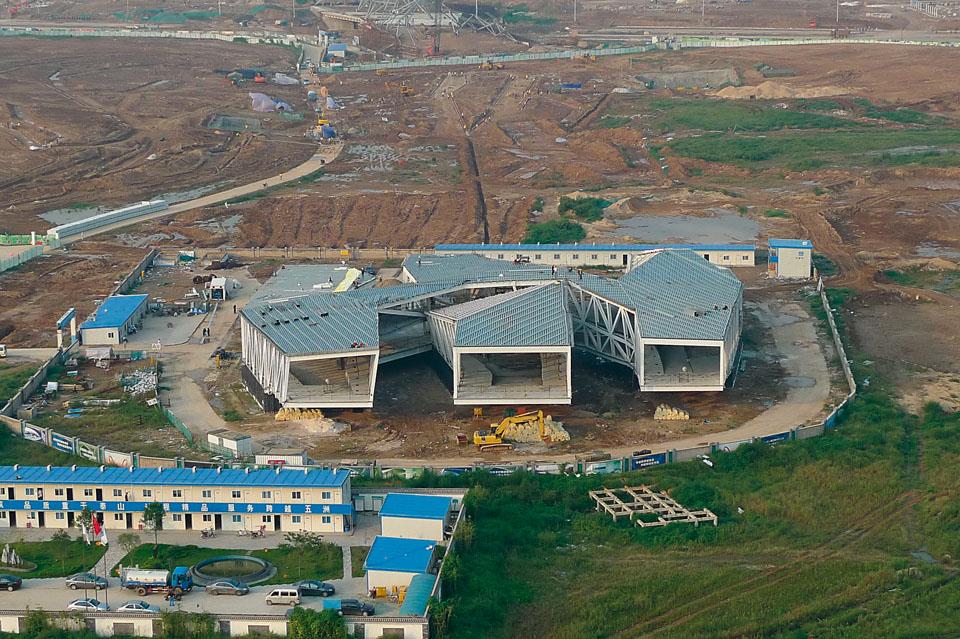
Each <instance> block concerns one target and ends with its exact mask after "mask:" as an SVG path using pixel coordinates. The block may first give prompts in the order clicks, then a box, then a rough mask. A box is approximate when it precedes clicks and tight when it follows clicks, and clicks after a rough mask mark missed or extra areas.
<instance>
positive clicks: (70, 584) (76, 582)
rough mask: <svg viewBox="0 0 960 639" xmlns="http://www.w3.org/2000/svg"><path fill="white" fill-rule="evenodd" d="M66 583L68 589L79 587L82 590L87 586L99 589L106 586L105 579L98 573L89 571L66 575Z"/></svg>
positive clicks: (87, 587)
mask: <svg viewBox="0 0 960 639" xmlns="http://www.w3.org/2000/svg"><path fill="white" fill-rule="evenodd" d="M66 585H67V588H69V589H70V590H78V589H80V588H83V589H84V590H87V589H89V588H93V589H96V590H100V589H101V588H106V587H107V580H106V579H105V578H103V577H100V576H99V575H92V574H90V573H89V572H78V573H77V574H75V575H70V576H69V577H67V581H66Z"/></svg>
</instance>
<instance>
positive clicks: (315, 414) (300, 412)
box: [273, 408, 323, 422]
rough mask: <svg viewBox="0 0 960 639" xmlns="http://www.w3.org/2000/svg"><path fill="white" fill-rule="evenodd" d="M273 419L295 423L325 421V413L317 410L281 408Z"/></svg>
mask: <svg viewBox="0 0 960 639" xmlns="http://www.w3.org/2000/svg"><path fill="white" fill-rule="evenodd" d="M273 418H274V419H275V420H277V421H278V422H295V421H300V420H301V419H323V411H321V410H320V409H317V408H281V409H280V410H278V411H277V414H276V415H274V417H273Z"/></svg>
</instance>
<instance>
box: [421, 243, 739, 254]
mask: <svg viewBox="0 0 960 639" xmlns="http://www.w3.org/2000/svg"><path fill="white" fill-rule="evenodd" d="M501 249H502V250H504V251H526V252H529V251H547V250H550V251H590V250H597V251H623V252H625V253H629V252H634V251H653V250H656V249H690V250H691V251H753V250H755V249H756V247H755V246H754V245H753V244H437V245H436V246H434V247H433V250H434V251H496V250H501Z"/></svg>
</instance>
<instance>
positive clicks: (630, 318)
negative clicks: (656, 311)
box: [566, 283, 640, 368]
mask: <svg viewBox="0 0 960 639" xmlns="http://www.w3.org/2000/svg"><path fill="white" fill-rule="evenodd" d="M566 289H567V292H568V297H569V300H570V310H571V315H572V319H573V340H574V344H575V345H576V346H579V347H580V348H583V349H585V350H588V351H590V352H592V353H596V354H597V355H599V356H601V357H603V358H605V359H610V360H613V361H615V362H618V363H620V364H624V365H626V366H629V367H630V368H635V367H636V362H637V350H638V348H640V345H639V340H638V339H637V324H636V319H637V316H636V312H635V311H633V310H632V309H629V308H627V307H625V306H621V305H619V304H616V303H614V302H611V301H609V300H606V299H604V298H602V297H599V296H598V295H595V294H594V293H591V292H590V291H587V290H585V289H582V288H580V287H578V286H575V285H573V284H570V283H568V284H567V287H566Z"/></svg>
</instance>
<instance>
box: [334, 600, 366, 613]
mask: <svg viewBox="0 0 960 639" xmlns="http://www.w3.org/2000/svg"><path fill="white" fill-rule="evenodd" d="M337 614H340V615H363V616H364V617H369V616H370V615H372V614H373V606H371V605H370V604H368V603H363V602H362V601H360V600H359V599H341V600H340V610H338V611H337Z"/></svg>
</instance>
